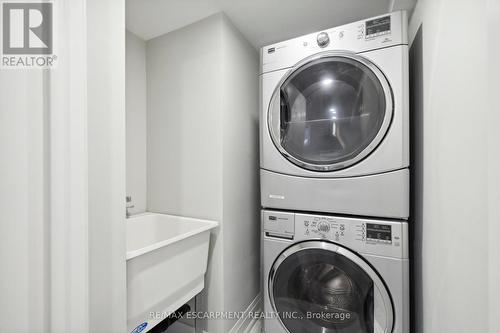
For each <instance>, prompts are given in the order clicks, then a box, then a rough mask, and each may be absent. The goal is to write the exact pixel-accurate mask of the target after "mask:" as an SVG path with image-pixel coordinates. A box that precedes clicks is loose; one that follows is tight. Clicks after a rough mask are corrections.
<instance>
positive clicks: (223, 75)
mask: <svg viewBox="0 0 500 333" xmlns="http://www.w3.org/2000/svg"><path fill="white" fill-rule="evenodd" d="M146 53H147V82H148V84H147V86H148V210H150V211H154V212H162V213H169V214H175V215H185V216H195V217H201V218H208V219H214V220H217V221H220V223H221V225H220V228H219V229H218V230H217V232H214V233H213V234H212V238H211V250H210V251H211V253H210V262H209V268H208V273H207V275H206V280H205V281H206V287H205V289H204V291H203V292H202V293H201V295H200V296H199V297H198V298H197V306H198V309H197V310H198V311H204V310H208V311H224V310H226V311H243V310H245V309H246V308H247V306H248V305H249V304H250V303H251V301H252V300H253V299H254V297H255V296H256V295H257V294H258V292H259V281H260V275H259V226H260V221H259V200H258V187H259V182H258V176H257V175H258V154H257V149H258V139H257V134H258V125H257V119H258V80H257V75H258V54H257V51H256V50H255V49H254V48H252V47H251V46H250V45H249V43H248V42H247V41H246V40H245V39H244V38H243V37H242V36H241V34H240V33H239V32H238V31H237V30H236V29H235V28H234V27H233V26H232V24H231V23H230V22H229V21H228V19H227V18H226V17H224V16H223V15H222V14H216V15H213V16H211V17H208V18H206V19H204V20H202V21H199V22H197V23H194V24H192V25H190V26H187V27H185V28H182V29H180V30H177V31H174V32H171V33H168V34H166V35H163V36H160V37H157V38H154V39H152V40H150V41H148V42H147V51H146ZM242 258H245V259H244V260H242ZM234 322H235V321H234V320H230V321H217V320H208V321H206V320H198V322H197V330H198V332H202V331H203V330H205V331H208V332H210V333H222V332H227V331H229V329H230V328H231V327H232V326H233V324H234Z"/></svg>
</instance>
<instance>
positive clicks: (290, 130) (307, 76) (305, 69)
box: [268, 51, 393, 171]
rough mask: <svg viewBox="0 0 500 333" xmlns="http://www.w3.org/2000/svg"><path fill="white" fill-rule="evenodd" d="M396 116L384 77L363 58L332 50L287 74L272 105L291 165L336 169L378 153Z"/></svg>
mask: <svg viewBox="0 0 500 333" xmlns="http://www.w3.org/2000/svg"><path fill="white" fill-rule="evenodd" d="M392 114H393V99H392V92H391V89H390V86H389V83H388V82H387V79H386V78H385V76H384V75H383V73H382V72H381V71H380V70H379V69H378V68H377V67H376V66H375V65H374V64H373V63H371V62H370V61H369V60H368V59H366V58H364V57H362V56H360V55H356V54H354V53H348V52H334V51H330V52H323V53H320V54H317V55H315V56H312V57H310V58H307V59H305V60H304V61H302V62H300V63H299V64H297V65H296V66H295V67H294V68H292V69H291V70H290V71H289V72H288V73H287V74H286V75H285V76H284V78H283V79H282V80H281V82H280V83H279V85H278V86H277V87H276V89H275V91H274V93H273V96H272V98H271V102H270V104H269V110H268V128H269V131H270V135H271V137H272V140H273V142H274V144H275V146H276V147H277V148H278V150H279V151H280V152H281V154H282V155H283V156H285V157H286V158H287V159H288V160H289V161H290V162H292V163H294V164H295V165H297V166H299V167H302V168H304V169H308V170H313V171H334V170H340V169H343V168H347V167H349V166H351V165H353V164H355V163H358V162H359V161H361V160H362V159H364V158H365V157H367V156H368V155H369V154H370V153H371V152H372V151H373V150H374V149H376V147H377V145H378V144H379V143H380V142H381V141H382V139H383V138H384V136H385V134H386V133H387V130H388V128H389V125H390V123H391V119H392Z"/></svg>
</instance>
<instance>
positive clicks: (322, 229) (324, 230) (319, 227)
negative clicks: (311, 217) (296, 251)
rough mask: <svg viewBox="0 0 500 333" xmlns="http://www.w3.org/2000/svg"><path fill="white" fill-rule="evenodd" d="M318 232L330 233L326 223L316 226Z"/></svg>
mask: <svg viewBox="0 0 500 333" xmlns="http://www.w3.org/2000/svg"><path fill="white" fill-rule="evenodd" d="M318 230H319V231H321V232H330V225H329V224H328V223H320V224H319V225H318Z"/></svg>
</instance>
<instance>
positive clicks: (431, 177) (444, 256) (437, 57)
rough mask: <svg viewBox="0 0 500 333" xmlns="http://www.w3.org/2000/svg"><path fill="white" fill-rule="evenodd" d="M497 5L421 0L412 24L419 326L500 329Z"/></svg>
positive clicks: (428, 331)
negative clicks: (499, 282)
mask: <svg viewBox="0 0 500 333" xmlns="http://www.w3.org/2000/svg"><path fill="white" fill-rule="evenodd" d="M493 4H494V2H493V1H489V0H479V1H478V0H475V1H453V0H420V1H419V2H418V3H417V6H416V8H415V11H414V14H413V16H412V18H411V22H410V29H409V30H410V37H411V40H412V41H413V44H412V45H411V49H410V70H411V72H412V75H411V91H412V101H411V112H412V116H413V130H414V132H413V133H414V135H413V144H414V149H413V152H412V154H413V156H412V159H413V160H412V169H413V172H414V178H413V179H414V183H413V186H412V189H413V193H414V198H413V199H414V203H415V205H414V209H413V213H412V216H413V221H412V222H413V223H414V224H413V225H412V226H413V230H412V231H413V238H414V240H415V244H414V272H413V279H414V296H415V297H414V300H415V303H414V307H413V309H414V314H415V316H414V318H413V326H414V327H415V332H425V333H441V332H457V333H460V332H463V333H466V332H491V333H493V332H498V323H497V322H495V320H496V317H497V316H498V302H499V301H498V298H499V296H500V295H499V294H498V291H499V289H498V286H497V284H498V281H500V275H499V262H498V258H499V257H500V254H499V246H498V241H497V235H498V232H499V229H500V228H499V226H498V225H499V208H498V202H500V195H499V192H498V188H499V186H500V183H499V177H498V170H499V167H498V166H499V162H498V161H499V154H500V153H499V148H498V147H500V140H499V135H498V130H497V129H496V128H495V127H496V126H495V125H492V124H496V125H498V123H499V116H498V103H497V102H496V101H495V99H496V97H495V95H496V96H498V88H499V84H498V76H493V74H498V58H495V57H492V54H490V52H491V50H493V49H492V46H491V45H492V44H491V43H492V42H493V41H494V40H498V37H497V36H496V35H495V34H494V33H493V31H494V30H495V27H496V26H497V25H498V14H499V11H498V3H497V4H495V5H493ZM493 7H494V8H495V9H496V11H495V10H493ZM493 15H496V16H495V21H496V25H495V24H493V21H494V20H493ZM490 19H491V20H490ZM488 37H489V38H488ZM494 54H495V56H496V57H498V54H499V53H498V46H496V53H494ZM492 87H495V88H493V89H492ZM490 89H491V90H490ZM493 91H496V92H493ZM490 103H491V104H490ZM493 170H496V171H493ZM492 233H493V235H494V236H491V235H492ZM493 258H496V259H493ZM495 309H496V310H495Z"/></svg>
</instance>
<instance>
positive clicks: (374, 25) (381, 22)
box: [365, 16, 391, 37]
mask: <svg viewBox="0 0 500 333" xmlns="http://www.w3.org/2000/svg"><path fill="white" fill-rule="evenodd" d="M390 31H391V17H390V16H384V17H379V18H376V19H373V20H370V21H366V34H365V36H366V37H371V36H375V35H382V34H385V33H389V32H390Z"/></svg>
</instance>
